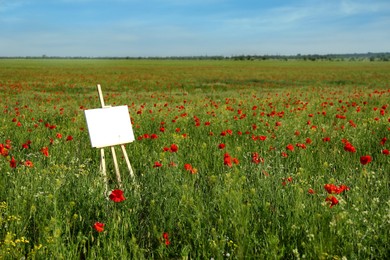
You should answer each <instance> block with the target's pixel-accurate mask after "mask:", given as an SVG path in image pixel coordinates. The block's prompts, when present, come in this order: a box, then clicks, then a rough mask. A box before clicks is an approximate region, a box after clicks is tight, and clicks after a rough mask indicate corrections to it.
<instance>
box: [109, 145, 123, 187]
mask: <svg viewBox="0 0 390 260" xmlns="http://www.w3.org/2000/svg"><path fill="white" fill-rule="evenodd" d="M111 153H112V159H113V160H114V166H115V173H116V179H117V181H118V184H119V187H120V188H122V181H121V174H120V172H119V166H118V161H117V159H116V154H115V148H114V146H111Z"/></svg>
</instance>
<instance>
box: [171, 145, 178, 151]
mask: <svg viewBox="0 0 390 260" xmlns="http://www.w3.org/2000/svg"><path fill="white" fill-rule="evenodd" d="M178 150H179V147H178V146H177V145H176V144H171V152H172V153H176V152H177V151H178Z"/></svg>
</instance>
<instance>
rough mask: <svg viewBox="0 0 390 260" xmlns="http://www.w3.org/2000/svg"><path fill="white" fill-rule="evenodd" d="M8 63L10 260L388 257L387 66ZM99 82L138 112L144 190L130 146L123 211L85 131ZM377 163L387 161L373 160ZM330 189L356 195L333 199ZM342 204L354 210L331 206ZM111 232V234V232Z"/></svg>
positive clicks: (1, 187)
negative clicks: (110, 192)
mask: <svg viewBox="0 0 390 260" xmlns="http://www.w3.org/2000/svg"><path fill="white" fill-rule="evenodd" d="M0 65H1V67H2V69H1V70H0V90H1V92H0V98H1V100H2V104H1V109H2V110H1V113H2V116H1V117H0V123H1V124H0V148H1V154H2V155H1V156H0V162H1V164H0V169H1V174H2V178H0V203H1V204H0V216H1V219H0V227H1V229H0V256H2V257H4V258H5V259H15V258H22V257H27V258H38V259H41V258H42V259H47V258H70V259H79V258H81V259H84V258H88V259H95V258H104V259H115V258H122V259H134V258H135V259H139V258H164V259H165V258H174V259H177V258H181V257H189V258H200V259H211V258H214V259H223V258H234V259H243V258H256V259H264V258H272V259H274V258H276V259H279V258H283V259H293V258H296V259H299V258H304V257H306V258H308V259H333V258H335V259H340V258H342V257H346V258H347V259H350V258H352V259H367V258H377V259H381V258H385V257H386V256H387V254H388V246H387V244H388V235H389V234H388V230H389V223H390V219H389V209H390V200H389V195H390V194H389V189H388V188H389V175H388V173H389V172H390V167H389V158H390V157H389V155H388V154H387V153H388V150H389V149H390V147H389V142H390V141H387V139H388V138H390V136H389V129H390V124H389V118H390V116H389V107H388V106H389V100H390V98H389V96H390V87H389V84H390V82H389V81H390V74H389V71H390V68H389V67H390V65H389V64H387V63H379V62H296V61H288V62H280V61H279V62H275V61H266V62H257V61H253V62H251V61H247V62H241V61H240V62H238V61H150V60H148V61H124V60H120V61H118V60H116V61H109V60H1V61H0ZM96 84H101V85H102V88H103V93H104V98H105V102H106V104H111V105H128V107H129V112H130V115H131V119H132V123H133V129H134V133H135V136H136V139H137V140H136V141H135V142H133V143H130V144H127V145H126V149H127V152H128V154H129V157H130V160H131V163H132V166H133V168H134V170H135V175H136V177H135V181H133V180H132V179H131V178H130V176H129V174H128V173H127V168H126V165H125V163H124V161H123V160H122V159H121V157H120V150H119V149H117V154H118V155H119V158H120V168H121V172H122V179H123V191H124V196H125V200H124V201H122V202H119V203H115V202H113V201H111V200H110V199H107V198H106V197H105V194H104V189H105V184H104V182H103V178H102V176H101V175H100V172H99V151H98V150H96V149H93V148H91V146H90V143H89V136H88V132H87V127H86V123H85V117H84V110H85V109H91V108H97V107H99V106H100V103H99V100H98V95H97V91H96V87H95V85H96ZM346 142H348V143H350V145H352V146H353V147H354V148H355V150H356V151H355V152H351V151H347V150H346V149H345V144H346ZM221 144H222V145H221ZM172 145H176V146H177V150H176V149H174V150H172V149H171V147H172ZM45 151H46V152H47V154H46V155H47V156H46V155H45ZM386 151H387V152H386ZM106 153H107V154H108V149H107V151H106ZM254 154H256V156H255V155H254ZM365 155H369V156H370V158H372V161H371V162H369V163H368V164H365V165H363V164H362V163H361V162H360V158H361V156H365ZM226 158H229V159H226ZM106 159H107V164H108V172H109V187H110V190H113V189H116V188H118V185H117V183H116V181H115V174H114V169H113V163H112V159H111V158H110V156H107V158H106ZM229 160H230V161H229ZM229 162H230V163H229ZM188 165H190V166H191V167H189V166H188ZM156 166H158V167H156ZM326 184H334V185H336V186H340V185H346V186H347V187H348V190H344V191H343V192H340V193H334V194H328V193H327V191H326V190H325V189H324V186H325V185H326ZM331 196H334V197H335V198H336V199H337V201H338V203H336V204H334V205H331V202H332V201H331ZM327 200H329V201H327ZM96 222H99V223H103V224H104V228H103V230H99V231H101V232H98V230H96V229H95V228H94V224H95V223H96Z"/></svg>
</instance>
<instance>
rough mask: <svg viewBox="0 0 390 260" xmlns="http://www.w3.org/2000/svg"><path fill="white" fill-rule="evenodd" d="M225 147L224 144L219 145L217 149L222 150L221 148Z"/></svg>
mask: <svg viewBox="0 0 390 260" xmlns="http://www.w3.org/2000/svg"><path fill="white" fill-rule="evenodd" d="M225 147H226V146H225V144H224V143H220V144H219V145H218V148H219V149H223V148H225Z"/></svg>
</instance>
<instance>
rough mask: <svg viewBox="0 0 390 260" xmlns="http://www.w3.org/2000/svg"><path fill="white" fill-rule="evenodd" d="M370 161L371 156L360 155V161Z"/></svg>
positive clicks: (364, 162) (363, 162) (366, 162)
mask: <svg viewBox="0 0 390 260" xmlns="http://www.w3.org/2000/svg"><path fill="white" fill-rule="evenodd" d="M371 161H372V157H371V156H370V155H364V156H361V157H360V163H361V164H363V165H366V164H368V163H370V162H371Z"/></svg>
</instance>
